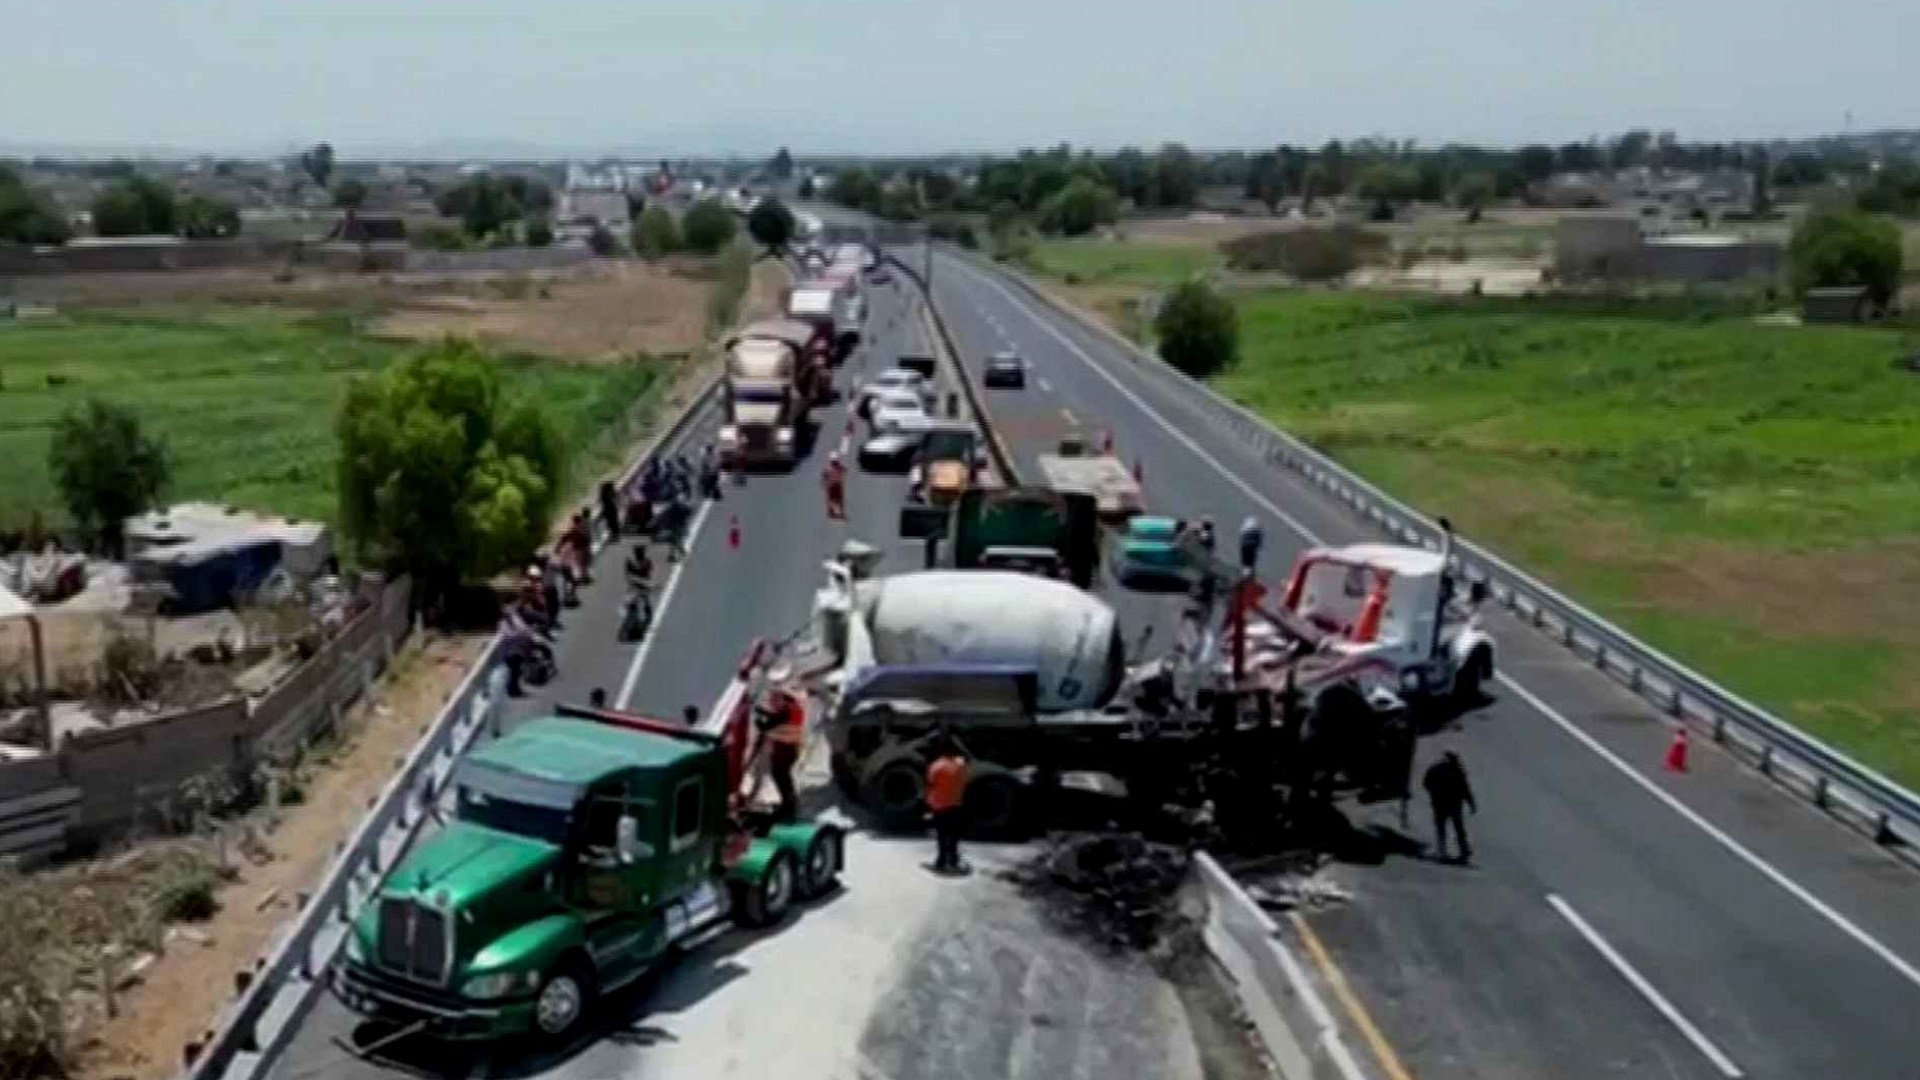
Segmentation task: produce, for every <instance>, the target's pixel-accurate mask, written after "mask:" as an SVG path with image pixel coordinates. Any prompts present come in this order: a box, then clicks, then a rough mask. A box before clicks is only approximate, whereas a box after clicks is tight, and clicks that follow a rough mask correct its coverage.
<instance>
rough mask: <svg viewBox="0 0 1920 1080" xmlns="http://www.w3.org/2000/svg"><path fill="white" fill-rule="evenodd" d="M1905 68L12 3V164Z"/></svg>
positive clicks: (1740, 42)
mask: <svg viewBox="0 0 1920 1080" xmlns="http://www.w3.org/2000/svg"><path fill="white" fill-rule="evenodd" d="M1916 44H1920V3H1916V2H1913V0H1663V2H1648V0H1587V2H1586V3H1582V4H1577V5H1576V4H1571V3H1566V2H1564V0H1445V2H1437V0H1330V2H1321V3H1312V4H1307V3H1300V2H1298V0H1181V2H1168V0H1158V2H1142V0H960V2H945V3H938V4H932V3H927V2H925V0H784V2H779V0H696V2H687V0H672V2H663V0H546V2H537V0H458V2H455V0H385V2H372V0H0V152H5V151H7V150H9V149H11V150H13V151H14V152H19V151H20V149H21V148H23V147H28V148H49V149H58V148H66V149H68V150H69V151H71V150H74V149H91V150H100V149H106V148H112V149H118V150H132V149H142V148H145V149H154V150H170V151H176V150H186V151H195V152H209V153H233V154H248V153H279V152H283V151H286V150H288V149H291V148H293V147H297V146H301V145H306V144H310V143H312V142H314V141H316V140H319V139H325V140H328V141H331V142H332V143H333V144H334V146H335V147H336V148H337V150H338V152H339V154H340V155H341V156H342V157H347V158H353V157H378V156H399V155H402V154H406V153H415V154H434V155H436V156H454V157H458V156H465V155H467V154H474V155H475V156H478V155H479V154H480V153H486V152H492V153H493V155H494V156H508V155H509V154H511V153H513V152H515V151H520V150H524V151H528V152H533V151H540V152H543V153H561V154H570V155H578V154H588V153H634V154H644V155H652V154H654V153H673V154H676V155H677V154H703V155H704V154H713V153H731V152H738V153H742V154H752V155H757V154H760V153H765V152H768V150H769V148H770V147H774V146H779V145H788V146H791V147H793V148H794V150H795V152H796V153H801V154H804V153H807V152H813V153H835V152H851V153H873V154H896V153H916V152H932V151H941V150H966V151H974V150H1007V149H1012V148H1015V147H1021V146H1051V145H1053V144H1055V143H1058V142H1062V141H1066V142H1070V143H1072V144H1074V145H1076V146H1091V147H1100V148H1110V147H1116V146H1121V145H1127V144H1134V145H1144V146H1152V145H1157V144H1159V143H1161V142H1165V141H1169V140H1174V141H1181V142H1185V143H1187V144H1189V145H1192V146H1196V147H1204V148H1222V147H1257V146H1271V145H1274V144H1277V143H1280V142H1292V143H1295V144H1310V145H1311V144H1318V143H1320V142H1323V141H1324V140H1326V139H1328V138H1332V137H1339V138H1355V137H1361V136H1377V137H1386V138H1400V139H1404V138H1413V139H1417V140H1419V141H1420V142H1422V143H1426V144H1437V143H1440V142H1447V141H1460V142H1476V143H1483V144H1489V145H1507V144H1517V143H1521V142H1528V141H1550V142H1565V141H1569V140H1573V139H1584V138H1586V137H1587V136H1589V135H1594V134H1601V135H1604V134H1607V133H1612V132H1617V131H1621V130H1625V129H1627V128H1629V127H1647V128H1652V129H1655V130H1663V129H1671V130H1674V131H1677V132H1679V134H1680V136H1681V137H1682V138H1683V139H1696V138H1697V139H1707V140H1728V139H1736V138H1765V137H1773V136H1782V137H1795V136H1808V135H1819V134H1826V133H1831V132H1837V131H1841V130H1843V128H1845V127H1846V125H1847V123H1848V121H1849V116H1850V117H1851V123H1852V127H1853V129H1854V130H1871V129H1874V128H1881V127H1912V126H1916V125H1920V111H1916V110H1915V109H1914V108H1913V106H1914V105H1915V103H1917V102H1920V92H1917V91H1916V89H1915V87H1916V85H1917V84H1916V83H1915V82H1914V80H1913V75H1912V71H1911V69H1910V68H1909V69H1907V70H1906V71H1904V72H1903V70H1902V67H1901V65H1900V63H1899V61H1900V60H1901V48H1902V46H1903V45H1904V46H1906V47H1907V49H1908V50H1909V52H1911V50H1912V49H1913V48H1914V47H1915V46H1916ZM1903 106H1904V108H1903Z"/></svg>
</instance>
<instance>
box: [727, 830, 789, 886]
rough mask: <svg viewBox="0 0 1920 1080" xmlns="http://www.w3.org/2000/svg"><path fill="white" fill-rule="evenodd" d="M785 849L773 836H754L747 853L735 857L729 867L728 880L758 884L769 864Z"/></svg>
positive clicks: (748, 845) (744, 883) (745, 883)
mask: <svg viewBox="0 0 1920 1080" xmlns="http://www.w3.org/2000/svg"><path fill="white" fill-rule="evenodd" d="M784 850H786V849H785V848H784V847H783V846H782V845H781V844H780V843H779V842H778V841H775V840H773V839H772V838H771V837H764V836H756V837H754V838H753V839H752V840H751V841H749V842H748V844H747V850H746V854H744V855H741V856H740V857H739V858H738V859H735V860H734V862H733V865H731V866H729V867H727V880H728V881H737V882H739V883H740V884H742V885H754V884H758V883H759V881H760V877H761V875H762V874H765V873H766V872H767V864H768V863H771V862H772V861H773V857H774V856H775V855H778V854H780V852H782V851H784Z"/></svg>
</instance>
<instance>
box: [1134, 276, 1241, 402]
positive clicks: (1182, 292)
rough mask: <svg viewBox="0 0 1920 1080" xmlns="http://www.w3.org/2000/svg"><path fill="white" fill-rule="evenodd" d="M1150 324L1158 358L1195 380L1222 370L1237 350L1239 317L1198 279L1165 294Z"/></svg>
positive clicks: (1227, 301) (1211, 289)
mask: <svg viewBox="0 0 1920 1080" xmlns="http://www.w3.org/2000/svg"><path fill="white" fill-rule="evenodd" d="M1153 326H1154V334H1155V336H1156V337H1157V338H1158V339H1159V342H1160V357H1161V359H1163V360H1165V361H1166V362H1167V363H1169V364H1172V365H1173V366H1174V367H1176V368H1179V369H1180V370H1181V371H1184V372H1186V373H1187V374H1188V375H1191V376H1193V377H1194V378H1196V379H1207V378H1211V377H1213V376H1214V375H1217V374H1219V373H1220V372H1222V371H1225V370H1226V369H1227V368H1229V367H1231V366H1233V362H1234V360H1235V359H1237V358H1238V356H1239V353H1240V318H1239V314H1238V313H1237V312H1236V311H1235V310H1234V307H1233V303H1232V302H1231V301H1229V300H1228V299H1227V298H1226V297H1224V296H1222V295H1220V294H1219V293H1218V292H1217V291H1215V290H1214V289H1213V287H1212V286H1210V285H1208V284H1207V283H1206V282H1205V281H1203V280H1201V279H1199V278H1192V279H1190V280H1188V281H1186V282H1184V283H1182V284H1181V285H1179V286H1178V287H1176V288H1175V289H1174V290H1173V292H1171V293H1169V294H1168V295H1167V298H1166V300H1165V302H1164V303H1162V304H1161V305H1160V314H1159V315H1158V316H1157V317H1156V318H1155V319H1154V323H1153Z"/></svg>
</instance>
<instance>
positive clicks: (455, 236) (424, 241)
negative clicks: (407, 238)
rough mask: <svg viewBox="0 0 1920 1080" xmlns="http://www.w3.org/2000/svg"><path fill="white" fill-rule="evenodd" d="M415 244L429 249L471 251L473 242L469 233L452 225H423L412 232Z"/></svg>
mask: <svg viewBox="0 0 1920 1080" xmlns="http://www.w3.org/2000/svg"><path fill="white" fill-rule="evenodd" d="M410 235H411V236H412V238H413V242H414V244H416V245H418V246H419V247H422V248H424V249H426V250H428V251H469V250H471V249H472V248H473V242H472V241H471V240H470V239H468V237H467V234H466V233H465V232H463V231H462V230H460V229H457V228H455V227H453V226H451V225H441V224H431V225H423V226H421V227H420V228H418V229H415V230H413V231H412V233H411V234H410Z"/></svg>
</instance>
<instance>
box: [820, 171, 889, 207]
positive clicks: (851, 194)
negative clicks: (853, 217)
mask: <svg viewBox="0 0 1920 1080" xmlns="http://www.w3.org/2000/svg"><path fill="white" fill-rule="evenodd" d="M828 194H829V195H830V197H831V198H832V199H833V201H834V202H836V203H839V204H840V205H841V206H845V207H848V208H849V209H853V210H875V209H878V208H879V206H880V181H878V180H876V179H874V176H873V174H872V173H870V172H868V171H867V170H865V169H862V168H859V167H857V166H856V167H854V168H849V169H842V170H840V171H839V172H838V173H835V174H834V177H833V186H832V187H831V188H830V189H828Z"/></svg>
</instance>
